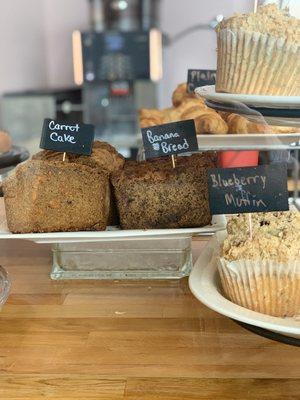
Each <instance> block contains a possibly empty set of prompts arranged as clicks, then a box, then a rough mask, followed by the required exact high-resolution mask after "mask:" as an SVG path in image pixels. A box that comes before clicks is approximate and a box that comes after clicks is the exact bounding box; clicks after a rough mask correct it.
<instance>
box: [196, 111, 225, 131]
mask: <svg viewBox="0 0 300 400" xmlns="http://www.w3.org/2000/svg"><path fill="white" fill-rule="evenodd" d="M194 121H195V127H196V132H197V134H198V135H199V134H201V133H209V134H214V135H226V133H228V125H227V124H226V122H225V121H224V120H223V119H222V118H221V117H220V115H219V114H218V113H216V112H211V111H209V112H207V113H204V114H202V115H200V116H199V117H196V118H195V120H194Z"/></svg>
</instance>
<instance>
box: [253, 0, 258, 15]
mask: <svg viewBox="0 0 300 400" xmlns="http://www.w3.org/2000/svg"><path fill="white" fill-rule="evenodd" d="M257 9H258V0H254V12H255V13H256V12H257Z"/></svg>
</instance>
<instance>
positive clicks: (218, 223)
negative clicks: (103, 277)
mask: <svg viewBox="0 0 300 400" xmlns="http://www.w3.org/2000/svg"><path fill="white" fill-rule="evenodd" d="M0 200H1V201H0V240H1V239H14V240H16V239H23V240H30V241H32V242H35V243H68V242H69V243H72V242H73V243H75V242H81V243H82V242H98V241H106V240H118V239H147V238H154V237H156V238H157V237H160V236H161V237H162V236H164V237H166V236H168V237H170V236H196V235H211V234H213V233H215V232H217V231H220V230H224V229H225V228H226V218H225V216H224V215H217V216H213V219H212V224H211V225H207V226H205V227H202V228H185V229H145V230H122V229H120V228H118V227H115V226H111V227H108V228H107V230H106V231H99V232H98V231H94V232H52V233H22V234H14V233H11V232H9V230H8V228H7V223H6V216H5V208H4V202H3V200H2V199H0Z"/></svg>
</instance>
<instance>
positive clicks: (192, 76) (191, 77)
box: [187, 69, 216, 93]
mask: <svg viewBox="0 0 300 400" xmlns="http://www.w3.org/2000/svg"><path fill="white" fill-rule="evenodd" d="M215 83H216V70H213V69H189V70H188V78H187V91H188V93H194V91H195V89H196V88H197V87H200V86H206V85H214V84H215Z"/></svg>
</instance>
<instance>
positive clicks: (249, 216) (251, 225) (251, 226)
mask: <svg viewBox="0 0 300 400" xmlns="http://www.w3.org/2000/svg"><path fill="white" fill-rule="evenodd" d="M248 221H249V232H250V240H253V224H252V214H251V213H249V214H248Z"/></svg>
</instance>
